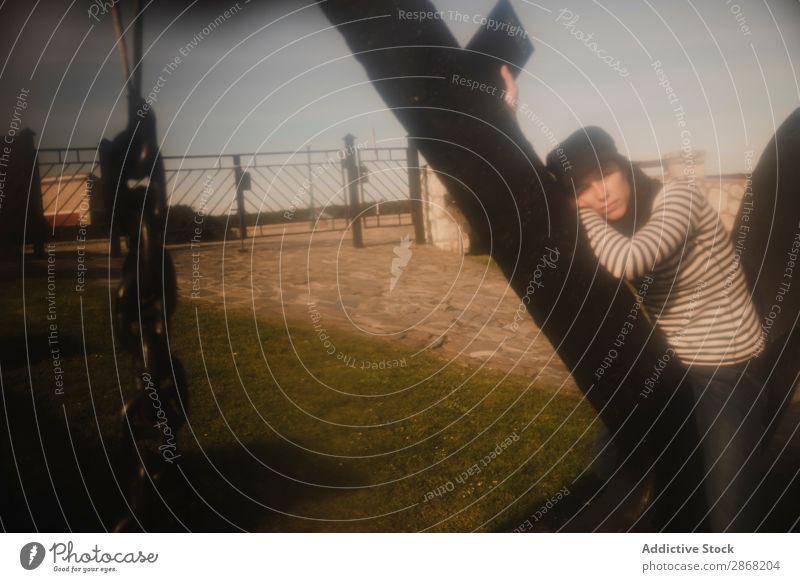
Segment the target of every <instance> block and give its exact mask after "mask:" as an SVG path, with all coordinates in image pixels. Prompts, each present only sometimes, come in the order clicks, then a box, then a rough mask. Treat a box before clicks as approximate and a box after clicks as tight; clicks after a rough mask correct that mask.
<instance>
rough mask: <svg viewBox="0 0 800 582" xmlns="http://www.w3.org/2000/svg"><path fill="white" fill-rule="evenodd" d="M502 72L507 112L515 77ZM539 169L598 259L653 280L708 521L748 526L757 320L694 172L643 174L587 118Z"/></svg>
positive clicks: (757, 403) (758, 411)
mask: <svg viewBox="0 0 800 582" xmlns="http://www.w3.org/2000/svg"><path fill="white" fill-rule="evenodd" d="M503 69H505V70H501V74H502V76H503V78H504V79H505V83H506V101H507V102H508V104H509V105H510V106H511V107H512V109H515V105H516V86H515V84H514V80H513V77H512V76H511V75H510V74H509V72H508V70H507V67H505V66H504V67H503ZM509 96H510V98H509ZM565 162H568V163H565ZM547 167H548V169H549V170H550V171H551V172H552V173H553V174H554V176H555V177H556V179H557V180H559V181H560V183H561V184H562V186H563V187H564V188H565V191H566V192H568V193H569V195H570V197H571V199H572V200H573V201H574V203H575V206H576V207H577V211H578V213H579V215H580V221H581V224H582V226H583V228H584V229H585V231H586V233H587V235H588V238H589V242H590V244H591V247H592V249H593V251H594V253H595V255H596V256H597V258H598V260H599V262H600V264H601V265H602V266H603V267H605V268H606V269H607V270H608V271H609V272H611V274H612V275H614V276H615V277H618V278H624V279H626V280H628V281H630V282H631V283H632V284H633V285H634V286H635V287H636V288H638V286H639V285H638V284H639V283H640V282H641V280H642V279H643V278H644V277H648V279H650V278H652V282H650V283H649V287H648V290H647V295H646V300H645V303H644V306H645V308H646V310H647V312H648V313H649V315H651V316H652V317H654V318H655V319H656V322H657V325H658V327H659V328H660V329H661V331H663V332H664V334H665V335H666V337H667V341H668V343H669V345H670V348H671V351H672V352H674V354H675V356H677V357H678V358H679V359H680V361H681V362H683V364H685V365H686V366H687V369H688V373H689V376H690V378H691V380H692V384H693V389H694V393H695V397H696V400H697V405H696V407H695V415H696V422H697V425H698V429H699V434H700V437H701V439H702V447H703V454H704V457H705V463H706V471H707V473H706V475H707V476H706V479H705V483H704V486H705V494H706V500H707V502H708V504H709V507H710V513H709V515H708V518H709V522H710V527H711V529H712V530H713V531H754V530H755V529H756V528H757V527H758V525H759V523H760V520H761V518H762V517H763V516H762V515H761V514H760V511H759V507H758V493H757V491H756V489H757V487H758V485H759V482H760V479H761V470H760V467H759V460H760V453H759V451H758V450H757V446H758V444H759V439H760V437H761V435H762V434H763V430H764V427H763V426H762V414H763V412H762V410H763V409H762V406H761V403H762V402H763V397H760V395H761V392H762V388H761V384H760V382H759V380H758V378H757V375H756V374H755V371H754V369H753V368H754V366H753V364H752V362H751V360H752V359H753V358H754V357H755V356H756V355H757V354H758V353H759V351H760V349H761V346H762V336H761V326H760V324H759V321H758V317H757V315H756V312H755V309H754V308H753V305H752V303H751V300H750V291H749V289H748V287H747V284H746V282H745V278H744V275H743V273H742V271H741V269H740V268H739V265H738V263H737V262H736V258H735V255H734V252H733V245H732V242H731V240H730V237H729V235H728V233H727V232H726V231H725V229H724V227H723V226H722V224H721V222H720V220H719V216H718V215H717V213H716V212H715V211H714V210H713V208H711V206H710V205H709V203H708V202H707V200H706V199H705V198H704V196H703V195H702V194H700V193H699V192H698V190H697V188H696V187H695V185H694V183H693V181H692V180H675V181H667V182H666V183H664V184H662V183H661V182H659V181H658V180H655V179H653V178H650V177H648V176H647V175H646V174H644V172H642V170H641V169H640V168H639V167H638V166H637V165H636V164H634V163H632V162H630V161H629V160H627V159H626V158H625V157H623V156H622V155H620V154H619V152H618V151H617V149H616V147H615V145H614V141H613V139H612V138H611V137H610V136H609V135H608V134H607V133H606V132H605V131H603V130H602V129H600V128H597V127H586V128H582V129H579V130H578V131H576V132H574V133H573V134H572V135H570V136H569V137H568V138H567V139H566V140H565V141H564V142H563V143H562V144H561V145H560V147H559V148H558V149H556V150H554V151H552V152H550V154H549V155H548V156H547ZM687 453H688V452H687ZM701 520H702V516H698V522H700V521H701Z"/></svg>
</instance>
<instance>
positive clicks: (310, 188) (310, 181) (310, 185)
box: [306, 144, 314, 221]
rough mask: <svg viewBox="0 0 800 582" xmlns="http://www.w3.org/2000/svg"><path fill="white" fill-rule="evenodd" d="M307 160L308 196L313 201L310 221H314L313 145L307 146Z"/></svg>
mask: <svg viewBox="0 0 800 582" xmlns="http://www.w3.org/2000/svg"><path fill="white" fill-rule="evenodd" d="M306 160H307V161H308V196H309V198H310V199H311V204H310V205H311V216H310V217H309V220H311V221H313V220H314V172H312V171H311V170H312V168H311V145H310V144H309V145H307V146H306Z"/></svg>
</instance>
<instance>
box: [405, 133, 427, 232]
mask: <svg viewBox="0 0 800 582" xmlns="http://www.w3.org/2000/svg"><path fill="white" fill-rule="evenodd" d="M406 162H407V164H408V194H409V198H410V199H411V222H412V224H413V225H414V238H415V240H416V243H417V244H425V225H424V224H423V222H422V192H421V190H420V183H419V152H418V150H417V142H416V139H414V138H413V137H410V136H409V138H408V149H407V151H406Z"/></svg>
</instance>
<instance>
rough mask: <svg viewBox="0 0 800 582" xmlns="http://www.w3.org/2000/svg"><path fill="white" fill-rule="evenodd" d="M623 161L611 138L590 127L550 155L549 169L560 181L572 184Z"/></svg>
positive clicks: (584, 128) (568, 139)
mask: <svg viewBox="0 0 800 582" xmlns="http://www.w3.org/2000/svg"><path fill="white" fill-rule="evenodd" d="M620 159H621V156H620V154H619V152H617V147H616V145H614V140H613V139H612V138H611V136H610V135H608V134H607V133H606V132H605V131H603V130H602V129H600V128H599V127H594V126H588V127H583V128H581V129H579V130H577V131H575V132H573V133H572V134H571V135H570V136H569V137H568V138H567V139H565V140H564V141H563V142H561V144H559V146H558V147H556V148H555V149H554V150H553V151H551V152H550V153H549V154H547V169H548V170H550V172H552V173H553V174H554V175H555V176H556V178H557V179H558V180H559V181H562V182H565V183H568V182H569V181H570V178H571V179H572V180H574V181H575V182H576V183H577V182H578V181H580V180H581V179H582V178H583V177H585V176H586V175H588V174H590V173H592V172H595V171H597V170H599V169H600V168H601V167H602V166H603V164H604V163H606V162H608V161H611V160H613V161H616V162H619V161H620Z"/></svg>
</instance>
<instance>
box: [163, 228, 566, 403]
mask: <svg viewBox="0 0 800 582" xmlns="http://www.w3.org/2000/svg"><path fill="white" fill-rule="evenodd" d="M406 235H408V236H410V238H411V240H413V229H412V227H411V226H392V227H383V228H370V229H366V230H365V233H364V240H365V248H362V249H355V248H353V245H352V242H351V240H350V233H349V232H318V233H314V234H313V235H308V234H290V235H287V236H285V237H281V236H274V237H273V236H270V237H257V238H255V239H253V240H249V241H246V243H245V250H244V252H242V251H241V250H240V245H239V243H238V242H232V243H228V244H226V245H222V244H207V245H201V246H196V247H195V248H191V247H189V246H184V247H175V248H173V250H172V252H173V257H174V259H175V263H176V268H177V271H178V277H179V281H180V283H179V285H180V289H181V297H182V298H183V300H184V301H211V302H214V303H216V304H218V305H220V306H222V305H224V306H225V308H226V309H235V310H241V311H247V312H250V313H255V314H256V315H258V316H276V317H281V316H285V317H286V318H287V320H289V321H299V322H302V321H303V320H305V321H306V322H307V323H308V325H309V327H310V326H311V325H312V322H311V319H310V314H309V304H313V309H316V310H318V311H319V313H320V314H321V317H322V320H323V321H324V325H325V327H326V329H333V328H338V329H345V330H348V331H350V332H353V333H355V334H357V335H359V336H361V337H363V339H364V341H370V340H371V339H373V338H375V337H381V338H386V339H389V340H392V341H398V342H403V344H404V345H405V346H410V347H412V348H413V349H416V350H418V352H417V353H422V352H425V351H428V350H430V351H432V352H433V353H436V354H438V355H440V356H443V357H445V358H447V359H452V358H457V359H458V360H459V361H462V362H463V363H470V364H473V365H474V364H476V363H477V364H482V363H485V365H486V366H487V367H490V368H494V369H498V370H502V371H506V372H512V373H515V374H522V375H526V376H529V377H530V378H531V379H537V381H540V382H544V383H547V384H550V385H556V386H562V389H563V390H570V391H572V390H577V387H576V385H575V383H574V381H573V380H572V379H571V378H570V376H569V372H568V370H567V368H566V367H565V366H564V364H563V363H562V362H561V360H560V359H559V358H558V356H557V355H556V354H555V352H554V351H553V348H552V346H551V345H550V343H549V342H548V341H547V339H546V338H545V337H544V335H543V334H541V333H540V331H539V329H538V328H537V327H536V325H534V323H533V322H532V321H531V319H530V317H529V316H528V315H527V313H526V312H525V313H523V312H522V311H520V316H517V319H518V322H517V324H516V326H514V325H512V324H514V320H515V313H517V309H518V308H519V307H520V300H519V298H518V297H517V296H516V294H515V293H514V292H513V290H511V289H510V288H509V287H508V285H507V282H506V280H505V278H504V276H503V274H502V273H501V272H500V270H499V268H497V266H496V265H494V264H493V263H491V262H490V261H488V259H487V257H464V256H461V255H459V254H456V253H450V252H446V251H442V250H439V249H436V248H434V247H432V246H428V245H420V246H417V245H415V244H413V243H412V244H411V247H410V249H409V251H408V253H407V254H408V262H407V264H406V265H405V266H404V267H399V268H398V269H397V271H396V274H395V275H393V272H392V261H393V259H396V258H397V254H403V251H402V245H401V239H402V238H403V237H404V236H406ZM396 253H397V254H396ZM393 277H394V279H395V282H394V285H393V286H392V280H393Z"/></svg>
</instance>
